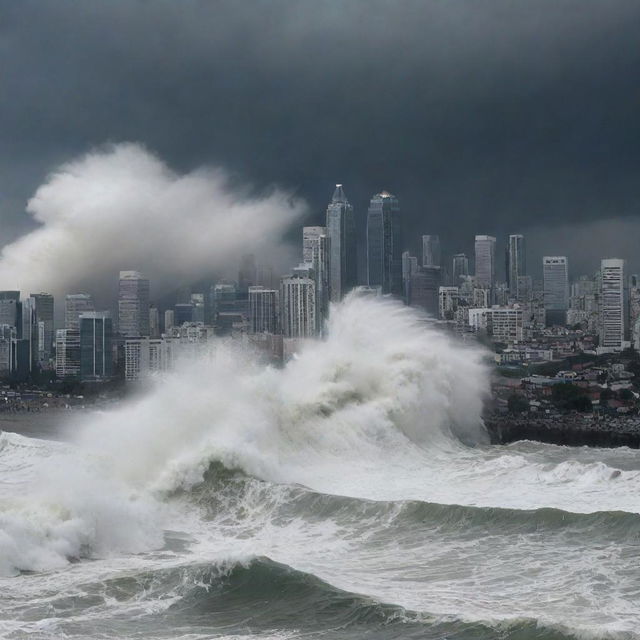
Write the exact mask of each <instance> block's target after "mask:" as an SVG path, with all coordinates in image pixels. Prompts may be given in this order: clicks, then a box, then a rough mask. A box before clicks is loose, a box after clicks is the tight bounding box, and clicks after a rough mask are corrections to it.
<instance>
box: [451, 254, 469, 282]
mask: <svg viewBox="0 0 640 640" xmlns="http://www.w3.org/2000/svg"><path fill="white" fill-rule="evenodd" d="M468 275H469V258H467V256H466V255H465V254H464V253H456V254H455V255H454V256H453V270H452V281H453V286H454V287H459V286H460V281H461V278H462V276H468Z"/></svg>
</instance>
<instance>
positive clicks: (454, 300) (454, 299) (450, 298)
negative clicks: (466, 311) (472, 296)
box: [438, 287, 459, 320]
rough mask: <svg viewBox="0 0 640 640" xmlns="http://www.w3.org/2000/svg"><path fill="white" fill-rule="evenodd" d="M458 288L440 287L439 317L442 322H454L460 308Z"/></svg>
mask: <svg viewBox="0 0 640 640" xmlns="http://www.w3.org/2000/svg"><path fill="white" fill-rule="evenodd" d="M458 299H459V290H458V287H440V288H439V289H438V315H439V316H440V318H441V319H442V320H453V317H454V313H455V311H456V309H457V308H458Z"/></svg>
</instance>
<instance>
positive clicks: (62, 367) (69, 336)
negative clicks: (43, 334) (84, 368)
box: [56, 329, 80, 378]
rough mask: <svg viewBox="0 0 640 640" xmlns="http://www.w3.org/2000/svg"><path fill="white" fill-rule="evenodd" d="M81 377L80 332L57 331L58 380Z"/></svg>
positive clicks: (75, 330)
mask: <svg viewBox="0 0 640 640" xmlns="http://www.w3.org/2000/svg"><path fill="white" fill-rule="evenodd" d="M79 375H80V330H79V329H58V330H57V331H56V376H58V378H67V377H74V378H75V377H77V376H79Z"/></svg>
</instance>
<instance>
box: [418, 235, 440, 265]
mask: <svg viewBox="0 0 640 640" xmlns="http://www.w3.org/2000/svg"><path fill="white" fill-rule="evenodd" d="M441 259H442V256H441V253H440V236H435V235H426V236H422V266H423V267H441V266H442V264H441Z"/></svg>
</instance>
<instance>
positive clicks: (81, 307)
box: [64, 293, 95, 331]
mask: <svg viewBox="0 0 640 640" xmlns="http://www.w3.org/2000/svg"><path fill="white" fill-rule="evenodd" d="M87 311H95V306H94V304H93V298H92V297H91V296H90V295H89V294H88V293H69V294H67V296H66V297H65V299H64V328H65V329H70V330H71V331H80V315H81V314H83V313H86V312H87Z"/></svg>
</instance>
